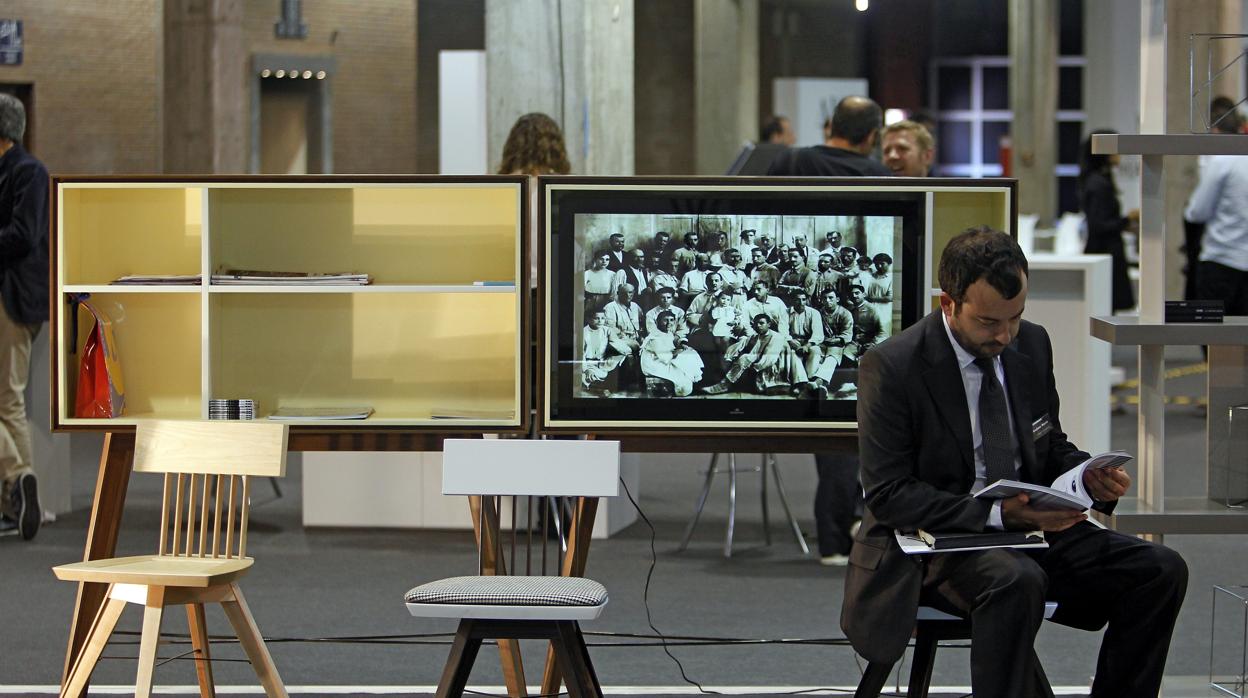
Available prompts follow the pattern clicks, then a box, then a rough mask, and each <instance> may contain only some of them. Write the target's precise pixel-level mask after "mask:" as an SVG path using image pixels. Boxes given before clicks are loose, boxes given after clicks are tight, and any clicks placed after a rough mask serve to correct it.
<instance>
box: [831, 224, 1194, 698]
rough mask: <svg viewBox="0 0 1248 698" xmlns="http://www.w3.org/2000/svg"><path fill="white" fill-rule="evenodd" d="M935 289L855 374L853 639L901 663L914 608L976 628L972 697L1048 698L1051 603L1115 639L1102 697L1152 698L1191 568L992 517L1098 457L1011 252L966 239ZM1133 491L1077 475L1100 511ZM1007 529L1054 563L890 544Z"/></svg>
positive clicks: (849, 620) (1126, 543)
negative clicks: (990, 485)
mask: <svg viewBox="0 0 1248 698" xmlns="http://www.w3.org/2000/svg"><path fill="white" fill-rule="evenodd" d="M940 286H941V291H942V294H941V299H940V306H941V307H940V310H939V311H936V312H934V313H932V314H931V315H928V316H927V317H926V318H924V319H922V320H920V321H919V322H918V323H916V324H915V325H913V326H912V327H910V328H908V329H907V330H906V331H904V332H902V333H900V334H898V335H896V336H894V337H893V338H891V339H889V340H887V341H885V342H883V343H881V344H880V345H878V346H877V347H875V348H874V349H873V350H871V351H870V352H868V353H867V354H866V355H865V356H864V357H863V360H862V363H861V366H860V370H859V381H860V382H859V392H858V427H859V432H858V433H859V437H858V439H859V451H860V456H861V459H862V484H863V487H864V490H865V496H866V513H865V517H864V519H863V525H862V528H861V529H860V530H859V532H858V533H857V534H856V535H855V540H854V545H853V548H852V550H851V552H850V566H849V571H848V573H847V575H846V578H845V602H844V606H843V608H842V611H841V626H842V628H843V629H844V630H845V634H846V635H847V636H848V637H849V639H850V642H851V643H852V644H853V646H854V648H855V650H857V651H858V652H859V653H860V654H861V655H863V656H864V657H866V658H867V659H868V660H869V661H878V662H894V661H896V660H897V659H898V658H899V657H900V656H901V654H902V651H903V650H904V649H905V646H906V642H907V641H908V640H909V638H910V633H911V631H912V629H913V627H914V616H915V609H916V607H917V606H918V605H919V603H920V600H921V601H922V603H924V604H927V605H932V606H936V607H938V608H941V609H942V610H946V611H949V612H953V613H957V614H959V615H961V616H964V617H968V618H970V619H971V624H972V630H971V633H972V637H971V647H972V650H971V684H972V688H973V689H974V692H975V695H983V696H993V697H994V698H1007V697H1010V696H1024V695H1052V693H1051V690H1050V689H1049V688H1048V685H1047V682H1046V681H1045V680H1044V679H1043V672H1042V671H1041V670H1040V668H1039V663H1038V662H1037V661H1036V658H1035V653H1034V651H1033V649H1032V644H1033V640H1034V637H1035V634H1036V632H1037V630H1039V628H1040V623H1041V621H1042V620H1043V612H1044V602H1045V600H1046V599H1048V600H1053V601H1057V602H1058V610H1057V612H1056V614H1055V615H1054V617H1053V620H1054V621H1056V622H1059V623H1063V624H1066V625H1070V626H1073V627H1077V628H1083V629H1087V630H1097V629H1100V628H1101V627H1104V626H1105V625H1106V624H1107V623H1108V629H1107V630H1106V631H1105V636H1104V639H1103V641H1102V647H1101V652H1100V657H1099V659H1098V663H1097V671H1096V678H1095V680H1094V682H1093V684H1092V695H1093V696H1095V697H1098V698H1099V697H1102V696H1131V697H1133V698H1141V697H1143V696H1156V695H1157V692H1158V689H1159V687H1160V685H1161V677H1162V673H1163V670H1164V668H1165V663H1166V654H1167V652H1168V650H1169V646H1170V635H1171V632H1172V630H1173V628H1174V622H1175V618H1176V617H1177V616H1178V612H1179V607H1180V606H1181V605H1182V602H1183V596H1184V593H1185V592H1186V588H1187V566H1186V565H1185V564H1184V562H1183V560H1182V558H1180V557H1179V555H1178V554H1177V553H1175V552H1174V551H1172V550H1170V549H1169V548H1165V547H1163V546H1160V545H1156V544H1153V543H1149V542H1146V541H1142V540H1139V539H1136V538H1133V537H1130V536H1126V535H1122V534H1119V533H1116V532H1114V531H1108V530H1102V529H1100V528H1098V527H1096V526H1095V525H1093V524H1092V523H1091V522H1088V521H1086V520H1085V519H1086V518H1087V517H1086V515H1085V514H1083V513H1080V512H1073V511H1045V510H1040V509H1036V508H1033V507H1031V506H1029V505H1028V500H1027V497H1026V496H1025V495H1019V496H1017V497H1014V498H1011V499H1005V500H999V501H998V502H997V503H996V504H994V503H991V502H989V501H985V500H980V499H975V498H973V497H972V496H971V494H970V493H971V492H974V491H977V490H978V489H979V488H980V487H982V486H983V485H984V484H985V483H986V482H987V481H994V480H996V479H998V478H999V477H1001V474H1002V473H1008V474H1009V475H1012V477H1013V479H1018V480H1023V481H1026V482H1032V483H1038V484H1043V485H1048V484H1049V483H1050V482H1051V481H1052V480H1053V479H1054V478H1055V477H1056V476H1057V475H1058V474H1060V473H1062V472H1065V471H1067V470H1069V469H1071V468H1074V467H1076V466H1078V465H1079V464H1080V463H1082V462H1083V461H1084V460H1086V459H1087V458H1088V454H1087V453H1084V452H1083V451H1080V450H1079V449H1078V448H1077V447H1076V446H1075V445H1074V444H1072V443H1070V441H1068V440H1067V438H1066V435H1065V434H1064V433H1063V432H1062V428H1061V423H1060V421H1059V419H1058V412H1057V410H1058V396H1057V392H1056V388H1055V386H1054V379H1053V350H1052V346H1051V345H1050V342H1049V337H1048V334H1047V333H1046V332H1045V331H1044V329H1043V328H1042V327H1040V326H1039V325H1033V324H1031V323H1028V322H1026V321H1024V320H1022V317H1021V316H1022V312H1023V306H1024V303H1025V301H1026V298H1027V260H1026V258H1025V257H1024V256H1023V253H1022V251H1021V250H1020V249H1019V247H1018V245H1017V244H1016V243H1015V242H1014V241H1013V240H1012V239H1011V238H1010V237H1009V236H1007V235H1004V234H1002V233H999V232H996V231H993V230H991V229H988V228H977V229H971V230H968V231H966V232H964V233H962V234H961V235H959V236H957V237H956V238H954V239H953V240H952V241H951V242H950V243H949V245H948V246H947V247H946V248H945V251H944V254H943V255H942V257H941V262H940ZM1130 482H1131V480H1130V477H1129V476H1128V475H1127V474H1126V473H1125V472H1123V471H1121V470H1118V469H1113V468H1107V469H1104V470H1092V471H1088V472H1086V473H1085V474H1084V476H1083V484H1084V486H1085V487H1086V488H1087V491H1088V493H1089V494H1091V495H1092V498H1093V499H1094V500H1095V501H1096V502H1097V503H1096V505H1095V508H1096V509H1098V510H1101V511H1109V510H1112V508H1113V507H1114V505H1115V503H1116V502H1117V500H1118V498H1119V497H1121V496H1122V495H1123V494H1124V493H1125V492H1126V490H1127V487H1128V486H1129V485H1130ZM1002 528H1004V529H1010V530H1015V529H1017V530H1035V529H1040V530H1043V531H1045V536H1046V538H1047V540H1048V542H1049V546H1050V547H1049V548H1047V549H1043V550H1027V551H1024V550H1015V549H1010V548H994V549H989V550H983V551H975V552H962V553H937V554H932V555H922V556H907V555H905V554H904V553H902V551H901V549H900V547H899V546H898V545H897V543H896V541H895V539H894V537H893V532H894V531H895V530H901V531H914V530H916V529H924V530H928V531H937V532H943V531H971V532H976V531H985V530H992V529H1002ZM1029 691H1035V692H1036V693H1029Z"/></svg>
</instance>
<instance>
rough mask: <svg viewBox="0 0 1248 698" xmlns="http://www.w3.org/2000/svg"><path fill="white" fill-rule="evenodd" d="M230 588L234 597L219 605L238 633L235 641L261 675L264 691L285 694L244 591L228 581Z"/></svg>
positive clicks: (272, 697) (277, 696) (274, 697)
mask: <svg viewBox="0 0 1248 698" xmlns="http://www.w3.org/2000/svg"><path fill="white" fill-rule="evenodd" d="M230 591H231V592H233V594H234V600H233V601H222V602H221V607H222V608H223V609H225V617H226V618H228V619H229V620H230V625H232V626H234V634H235V635H238V643H239V644H240V645H242V646H243V650H244V651H245V652H246V653H247V659H249V660H251V668H252V669H253V670H254V671H255V672H256V677H257V678H259V679H260V685H261V686H264V693H265V695H267V696H268V697H269V698H288V697H287V695H286V686H285V685H283V684H282V677H281V675H280V674H278V673H277V666H276V665H275V664H273V657H272V656H271V655H270V654H269V648H268V646H267V645H265V644H264V637H263V636H261V635H260V628H258V627H256V619H255V618H254V617H253V616H252V615H251V609H250V608H248V607H247V600H246V599H245V598H243V591H242V590H241V589H239V588H238V585H237V584H231V585H230Z"/></svg>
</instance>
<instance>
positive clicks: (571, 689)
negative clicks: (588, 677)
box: [550, 621, 593, 698]
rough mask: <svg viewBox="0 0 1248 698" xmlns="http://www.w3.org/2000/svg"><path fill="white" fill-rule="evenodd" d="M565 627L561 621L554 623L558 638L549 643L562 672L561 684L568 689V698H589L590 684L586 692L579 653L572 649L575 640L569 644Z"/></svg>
mask: <svg viewBox="0 0 1248 698" xmlns="http://www.w3.org/2000/svg"><path fill="white" fill-rule="evenodd" d="M565 625H567V624H566V623H565V622H563V621H559V622H556V623H555V627H556V629H557V631H558V637H556V638H554V639H552V640H551V641H550V646H551V648H552V649H553V650H554V651H555V657H556V659H557V660H558V663H559V668H560V669H561V670H562V672H563V682H564V683H565V684H566V685H567V687H568V696H569V698H590V696H592V695H593V686H592V684H591V685H590V686H589V688H588V690H587V688H586V685H585V673H584V671H583V670H582V669H581V664H582V661H580V652H579V651H577V650H576V649H575V647H574V642H575V640H573V641H572V642H569V638H568V631H567V630H566V629H565V627H564V626H565Z"/></svg>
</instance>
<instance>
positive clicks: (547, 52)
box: [485, 0, 634, 175]
mask: <svg viewBox="0 0 1248 698" xmlns="http://www.w3.org/2000/svg"><path fill="white" fill-rule="evenodd" d="M485 51H486V74H487V77H486V83H487V86H486V91H487V100H488V113H489V134H490V136H489V138H490V147H489V158H490V167H491V168H494V167H497V164H498V162H499V161H500V160H501V159H502V152H503V144H504V143H506V141H507V133H508V132H509V131H510V130H511V126H512V124H513V123H515V120H516V118H517V117H519V116H521V115H523V114H526V113H528V112H533V111H540V112H544V113H546V114H549V115H550V116H551V117H552V118H554V119H555V120H556V121H558V122H559V125H560V127H562V128H563V133H564V139H565V141H566V142H567V146H568V157H569V158H570V160H571V162H572V171H573V172H575V173H576V174H587V175H631V174H632V173H633V162H634V156H633V2H632V0H610V1H609V2H592V3H569V2H560V1H559V0H486V3H485Z"/></svg>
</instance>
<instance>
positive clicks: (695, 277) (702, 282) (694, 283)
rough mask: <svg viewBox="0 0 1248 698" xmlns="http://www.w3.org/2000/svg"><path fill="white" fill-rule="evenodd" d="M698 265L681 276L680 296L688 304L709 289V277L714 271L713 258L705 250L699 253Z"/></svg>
mask: <svg viewBox="0 0 1248 698" xmlns="http://www.w3.org/2000/svg"><path fill="white" fill-rule="evenodd" d="M696 259H697V267H696V268H694V269H690V270H689V271H687V272H685V273H684V275H683V276H681V277H680V289H679V290H680V297H681V299H683V300H684V301H685V305H686V306H688V305H689V304H690V303H692V302H693V299H694V298H696V297H697V296H698V294H700V293H705V292H706V289H707V277H708V276H710V275H711V274H713V273H714V271H713V270H712V269H711V261H710V260H711V258H710V257H708V256H706V253H705V252H699V253H698V254H697V257H696ZM721 281H722V277H721Z"/></svg>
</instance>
